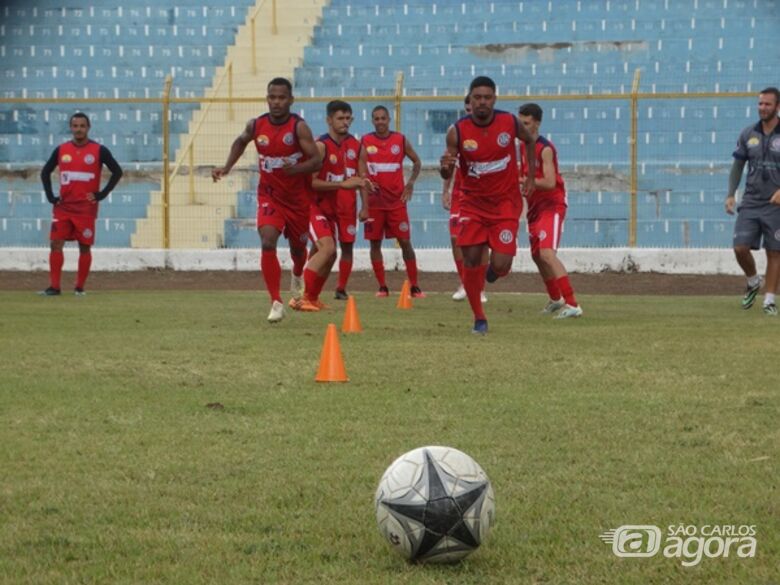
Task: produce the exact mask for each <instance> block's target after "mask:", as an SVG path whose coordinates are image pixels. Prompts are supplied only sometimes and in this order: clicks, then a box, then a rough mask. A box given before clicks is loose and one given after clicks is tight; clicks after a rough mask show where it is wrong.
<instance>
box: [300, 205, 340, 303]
mask: <svg viewBox="0 0 780 585" xmlns="http://www.w3.org/2000/svg"><path fill="white" fill-rule="evenodd" d="M309 232H310V236H311V238H312V239H313V240H314V241H315V242H316V250H317V251H316V253H315V254H314V255H313V256H311V257H310V258H309V262H308V264H307V265H306V269H305V270H304V272H303V280H304V283H305V284H304V293H303V302H302V303H300V305H296V306H294V307H293V308H296V309H299V310H303V311H306V310H319V309H320V308H323V307H324V305H322V303H320V300H319V298H320V293H321V292H322V288H323V287H324V286H325V282H327V280H328V276H329V275H330V271H331V269H332V268H333V263H334V262H335V261H336V241H335V239H334V232H335V224H334V223H333V222H331V221H329V220H328V218H327V217H325V216H324V215H323V214H322V213H321V212H319V211H318V210H317V211H314V212H313V213H312V217H311V221H310V224H309ZM291 306H293V305H292V304H291Z"/></svg>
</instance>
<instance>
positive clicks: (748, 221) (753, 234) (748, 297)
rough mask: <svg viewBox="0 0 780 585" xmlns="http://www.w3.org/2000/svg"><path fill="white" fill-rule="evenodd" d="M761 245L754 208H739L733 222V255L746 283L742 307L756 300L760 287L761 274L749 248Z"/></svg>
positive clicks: (759, 229) (758, 220)
mask: <svg viewBox="0 0 780 585" xmlns="http://www.w3.org/2000/svg"><path fill="white" fill-rule="evenodd" d="M760 246H761V223H760V218H759V214H758V212H757V211H756V210H752V209H741V210H740V211H739V212H738V213H737V221H736V222H735V224H734V256H735V258H736V259H737V263H738V264H739V266H740V268H742V272H744V273H745V277H746V278H747V284H746V286H745V294H744V296H743V297H742V308H743V309H749V308H750V307H752V306H753V303H755V302H756V297H757V296H758V291H759V290H760V289H761V276H759V274H758V271H757V270H756V262H755V260H754V259H753V253H752V251H751V250H758V249H759V247H760Z"/></svg>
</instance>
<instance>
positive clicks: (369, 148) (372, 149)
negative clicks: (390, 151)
mask: <svg viewBox="0 0 780 585" xmlns="http://www.w3.org/2000/svg"><path fill="white" fill-rule="evenodd" d="M366 152H367V153H368V154H376V152H377V147H376V146H374V145H373V144H372V145H371V146H366Z"/></svg>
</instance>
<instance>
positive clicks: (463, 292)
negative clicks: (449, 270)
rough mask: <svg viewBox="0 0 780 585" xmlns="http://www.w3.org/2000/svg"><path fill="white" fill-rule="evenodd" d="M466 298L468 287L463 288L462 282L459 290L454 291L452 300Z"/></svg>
mask: <svg viewBox="0 0 780 585" xmlns="http://www.w3.org/2000/svg"><path fill="white" fill-rule="evenodd" d="M465 298H466V289H465V288H463V285H462V284H461V285H460V286H459V287H458V290H456V291H455V292H454V293H452V300H453V301H462V300H464V299H465Z"/></svg>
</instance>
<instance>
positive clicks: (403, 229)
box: [398, 221, 409, 232]
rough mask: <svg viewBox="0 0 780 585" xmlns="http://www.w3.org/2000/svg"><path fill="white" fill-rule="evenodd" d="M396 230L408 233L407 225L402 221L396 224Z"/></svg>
mask: <svg viewBox="0 0 780 585" xmlns="http://www.w3.org/2000/svg"><path fill="white" fill-rule="evenodd" d="M398 229H399V230H401V231H402V232H408V231H409V224H408V223H406V222H405V221H402V222H401V223H399V224H398Z"/></svg>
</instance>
